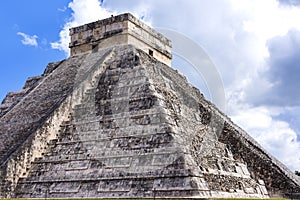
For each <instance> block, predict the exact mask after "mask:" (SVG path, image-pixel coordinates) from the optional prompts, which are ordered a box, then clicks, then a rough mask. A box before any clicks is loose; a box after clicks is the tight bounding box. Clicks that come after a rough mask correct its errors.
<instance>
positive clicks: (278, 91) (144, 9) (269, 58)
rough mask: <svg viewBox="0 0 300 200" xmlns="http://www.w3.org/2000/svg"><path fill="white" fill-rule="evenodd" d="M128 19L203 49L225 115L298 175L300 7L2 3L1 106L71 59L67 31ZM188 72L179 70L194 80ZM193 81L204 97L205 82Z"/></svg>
mask: <svg viewBox="0 0 300 200" xmlns="http://www.w3.org/2000/svg"><path fill="white" fill-rule="evenodd" d="M123 12H131V13H133V14H134V15H136V16H137V17H140V18H143V20H145V21H146V22H147V23H148V24H150V25H152V26H153V27H161V28H167V29H172V30H175V31H178V32H180V33H182V34H184V35H186V36H187V37H189V38H190V39H192V40H193V41H195V42H197V43H198V44H199V45H200V46H201V47H202V48H203V49H205V51H206V52H207V54H208V55H209V56H210V58H211V59H212V61H213V62H214V64H215V65H216V68H217V70H218V71H219V73H220V76H221V78H222V80H223V83H224V88H225V93H226V105H227V114H228V115H229V116H230V117H231V118H232V119H233V120H234V121H235V122H237V124H239V125H240V126H241V127H242V128H244V129H246V130H247V131H248V132H249V133H250V135H252V136H253V137H254V138H255V139H256V140H258V141H259V142H260V144H262V145H263V147H264V148H266V149H267V150H268V151H270V152H271V153H272V154H273V155H275V157H277V158H278V159H279V160H280V161H282V162H283V163H284V164H286V165H287V166H288V167H289V168H290V169H292V170H300V153H299V152H300V142H299V141H300V139H299V138H300V125H299V122H300V93H299V86H300V79H299V78H298V76H299V74H300V59H299V58H300V23H299V21H300V3H299V1H298V0H264V1H261V0H243V1H241V0H211V1H204V0H189V1H186V0H164V1H161V0H104V1H101V2H100V1H98V0H43V1H38V0H28V1H16V0H10V1H4V2H2V4H1V7H0V24H1V27H2V28H1V32H0V34H1V44H2V48H1V50H0V51H1V52H0V56H1V67H0V99H3V98H4V97H5V95H6V93H7V92H9V91H16V90H20V89H21V88H22V86H23V84H24V82H25V81H26V79H27V78H28V77H30V76H35V75H39V74H41V73H42V72H43V70H44V68H45V67H46V65H47V63H49V62H54V61H58V60H61V59H64V58H66V57H67V56H68V28H70V27H72V26H77V25H81V24H84V23H88V22H92V21H95V20H98V19H102V18H104V17H108V16H110V15H111V14H117V13H123ZM177 64H178V65H185V63H184V62H180V61H178V62H177ZM189 69H190V68H188V67H185V66H184V67H182V68H181V71H182V72H183V73H185V74H187V75H189V74H191V73H189V72H190V71H189ZM189 79H190V81H191V82H193V84H195V85H196V86H198V87H199V88H200V90H203V91H206V88H203V83H202V81H203V80H202V79H201V78H200V77H195V76H194V77H189ZM208 98H209V97H208Z"/></svg>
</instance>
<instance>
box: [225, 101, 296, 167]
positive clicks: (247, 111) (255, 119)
mask: <svg viewBox="0 0 300 200" xmlns="http://www.w3.org/2000/svg"><path fill="white" fill-rule="evenodd" d="M232 106H233V107H234V108H232V109H231V111H232V113H231V117H232V119H233V120H234V121H235V122H236V123H237V124H239V125H240V126H242V127H244V128H245V129H246V130H247V131H248V133H250V134H251V135H252V136H253V137H254V138H255V139H256V140H257V141H258V142H259V143H260V144H261V145H262V146H263V147H264V148H265V149H266V150H267V151H268V152H270V153H271V154H272V155H274V156H275V157H277V158H278V159H279V160H280V161H281V162H283V163H284V164H286V165H287V166H288V167H289V168H290V169H292V170H299V166H300V157H299V150H300V142H299V141H298V140H297V138H298V137H297V134H296V132H295V131H294V130H293V129H292V128H291V127H290V125H289V124H288V123H287V122H285V121H282V120H278V119H276V117H277V116H279V115H280V114H282V113H283V110H282V109H278V108H274V107H271V108H268V107H251V106H249V105H232Z"/></svg>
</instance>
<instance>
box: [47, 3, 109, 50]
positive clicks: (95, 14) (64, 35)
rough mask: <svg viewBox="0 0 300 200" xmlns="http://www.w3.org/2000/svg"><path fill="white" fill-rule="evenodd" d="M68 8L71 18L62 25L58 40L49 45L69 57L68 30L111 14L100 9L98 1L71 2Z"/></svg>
mask: <svg viewBox="0 0 300 200" xmlns="http://www.w3.org/2000/svg"><path fill="white" fill-rule="evenodd" d="M68 7H69V8H70V9H71V10H72V11H73V13H72V17H71V18H70V19H69V21H68V22H67V23H66V24H65V25H64V27H63V30H61V31H60V33H59V36H60V40H59V41H57V42H52V43H51V47H52V48H53V49H59V50H61V51H64V52H65V53H66V54H67V55H69V43H70V37H69V29H70V28H72V27H76V26H79V25H83V24H86V23H89V22H93V21H96V20H99V19H103V18H106V17H109V16H110V15H111V14H113V13H110V12H109V11H107V10H106V9H105V8H102V7H101V6H100V2H99V1H98V0H73V1H72V2H70V3H69V5H68Z"/></svg>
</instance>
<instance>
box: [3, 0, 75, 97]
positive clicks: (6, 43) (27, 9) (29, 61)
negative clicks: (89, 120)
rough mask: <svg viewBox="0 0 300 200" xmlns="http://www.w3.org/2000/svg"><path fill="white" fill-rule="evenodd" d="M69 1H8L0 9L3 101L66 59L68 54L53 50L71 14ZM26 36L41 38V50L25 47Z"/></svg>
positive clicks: (39, 45) (36, 47) (39, 42)
mask: <svg viewBox="0 0 300 200" xmlns="http://www.w3.org/2000/svg"><path fill="white" fill-rule="evenodd" d="M67 5H68V1H67V0H46V1H38V0H30V1H16V0H11V1H5V2H2V3H1V7H0V24H1V27H2V28H1V33H0V34H1V45H2V48H0V57H1V60H2V61H1V67H0V99H3V98H4V97H5V95H6V93H7V92H9V91H16V90H19V89H21V88H22V86H23V84H24V82H25V80H26V78H27V77H29V76H34V75H39V74H41V73H42V72H43V70H44V68H45V66H46V65H47V63H48V62H52V61H56V60H61V59H64V58H65V53H64V52H61V51H57V50H53V49H52V48H51V46H50V42H53V41H56V40H58V39H59V34H58V33H59V31H60V29H61V27H62V26H63V24H64V22H65V20H66V19H67V18H68V17H69V16H70V12H71V11H65V12H62V11H60V10H59V9H64V7H67ZM18 33H24V34H27V35H30V36H34V35H37V37H38V38H37V39H36V40H37V43H38V46H32V45H24V44H22V42H21V40H22V39H23V36H21V35H20V34H18Z"/></svg>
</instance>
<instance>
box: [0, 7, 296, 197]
mask: <svg viewBox="0 0 300 200" xmlns="http://www.w3.org/2000/svg"><path fill="white" fill-rule="evenodd" d="M70 37H71V43H70V50H71V56H70V57H69V58H68V59H66V60H63V61H59V62H54V63H50V64H49V65H48V66H47V67H46V69H45V71H44V73H43V74H42V75H40V76H36V77H31V78H29V79H28V80H27V81H26V83H25V85H24V87H23V89H22V90H21V91H18V92H11V93H8V95H7V96H6V98H5V99H4V100H3V102H2V104H1V106H0V197H2V198H7V197H16V198H81V197H86V198H132V197H134V198H144V197H145V198H160V197H161V198H172V197H186V198H215V197H230V198H238V197H239V198H269V197H291V196H294V197H295V196H297V195H298V197H299V193H300V180H299V177H297V176H295V175H294V174H293V173H292V172H291V171H289V170H288V169H287V168H286V167H285V166H284V165H283V164H281V163H280V162H279V161H278V160H276V159H275V158H274V157H273V156H272V155H270V154H269V153H268V152H266V151H265V150H264V149H263V148H262V147H261V146H260V145H259V144H258V143H257V142H255V141H254V140H253V139H252V138H251V137H250V136H249V135H248V134H247V133H246V132H245V131H243V130H242V129H241V128H239V127H238V126H237V125H235V124H234V123H233V122H232V121H231V120H230V119H229V118H228V117H227V116H225V115H224V114H223V113H222V112H221V111H219V110H218V109H217V108H216V107H215V106H214V105H213V104H212V103H210V102H208V101H207V100H205V98H204V97H203V95H202V94H201V93H200V91H199V90H198V89H197V88H195V87H193V86H192V85H190V84H189V83H188V82H187V79H186V78H185V77H184V76H183V75H182V74H181V73H178V72H177V71H176V70H174V69H173V68H172V67H171V57H172V56H171V41H170V40H168V39H167V38H166V37H164V36H163V35H162V34H160V33H158V32H156V31H155V30H153V29H152V28H150V27H149V26H147V25H145V24H144V23H143V22H141V21H140V20H138V19H137V18H135V17H134V16H132V15H131V14H128V13H126V14H121V15H118V16H112V17H110V18H108V19H104V20H99V21H96V22H93V23H90V24H86V25H83V26H79V27H76V28H72V29H70Z"/></svg>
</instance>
